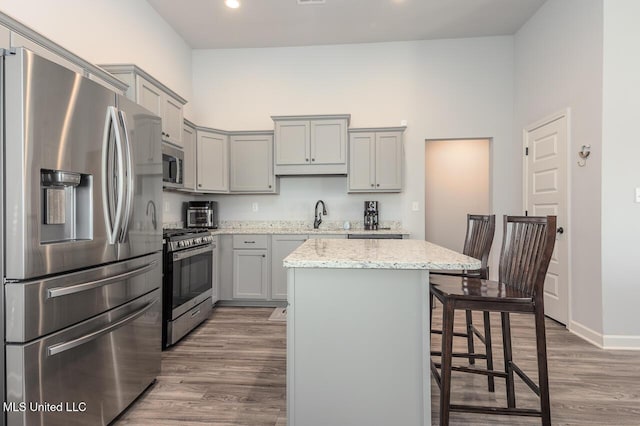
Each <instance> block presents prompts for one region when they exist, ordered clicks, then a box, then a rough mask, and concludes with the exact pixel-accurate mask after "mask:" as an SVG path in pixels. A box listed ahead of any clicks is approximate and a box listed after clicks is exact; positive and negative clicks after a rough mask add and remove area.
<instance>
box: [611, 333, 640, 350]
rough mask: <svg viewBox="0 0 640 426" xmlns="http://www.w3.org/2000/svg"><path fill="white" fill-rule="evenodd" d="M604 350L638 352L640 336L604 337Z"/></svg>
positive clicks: (612, 335)
mask: <svg viewBox="0 0 640 426" xmlns="http://www.w3.org/2000/svg"><path fill="white" fill-rule="evenodd" d="M603 346H604V348H605V349H616V350H619V349H626V350H635V351H640V336H620V335H615V334H605V335H604V345H603Z"/></svg>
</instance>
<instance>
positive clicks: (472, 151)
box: [424, 139, 491, 252]
mask: <svg viewBox="0 0 640 426" xmlns="http://www.w3.org/2000/svg"><path fill="white" fill-rule="evenodd" d="M425 169H426V176H425V197H424V198H425V238H426V239H427V240H429V241H431V242H433V243H436V244H438V245H441V246H443V247H447V248H450V249H451V250H456V251H459V252H461V251H462V250H463V249H464V240H465V231H466V227H467V214H468V213H472V214H489V213H490V212H491V208H490V203H489V185H490V178H489V170H490V164H489V140H488V139H474V140H444V141H428V142H427V145H426V150H425Z"/></svg>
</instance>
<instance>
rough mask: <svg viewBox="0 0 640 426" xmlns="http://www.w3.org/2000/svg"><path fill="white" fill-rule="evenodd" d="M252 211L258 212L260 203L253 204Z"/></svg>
mask: <svg viewBox="0 0 640 426" xmlns="http://www.w3.org/2000/svg"><path fill="white" fill-rule="evenodd" d="M251 211H254V212H257V211H258V203H251Z"/></svg>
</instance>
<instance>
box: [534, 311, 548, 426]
mask: <svg viewBox="0 0 640 426" xmlns="http://www.w3.org/2000/svg"><path fill="white" fill-rule="evenodd" d="M535 316H536V346H537V349H538V385H539V386H540V411H541V412H542V424H543V425H544V426H549V425H551V404H550V402H549V371H548V369H547V338H546V331H545V325H544V313H543V312H542V310H541V309H540V310H536V313H535Z"/></svg>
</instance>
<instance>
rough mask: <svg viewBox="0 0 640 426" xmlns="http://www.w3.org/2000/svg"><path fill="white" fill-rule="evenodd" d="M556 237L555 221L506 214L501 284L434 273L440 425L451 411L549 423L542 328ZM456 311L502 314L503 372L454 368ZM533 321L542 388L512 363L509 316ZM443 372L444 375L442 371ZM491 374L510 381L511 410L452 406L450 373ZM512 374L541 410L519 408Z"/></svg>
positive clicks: (434, 366) (435, 371)
mask: <svg viewBox="0 0 640 426" xmlns="http://www.w3.org/2000/svg"><path fill="white" fill-rule="evenodd" d="M555 236H556V217H555V216H547V217H531V216H528V217H523V216H505V218H504V235H503V239H502V250H501V251H500V266H499V280H498V281H497V282H496V281H489V280H485V279H480V278H470V277H451V276H437V275H434V276H433V277H432V278H431V279H430V283H431V285H430V291H431V294H432V295H433V296H435V298H437V299H438V300H439V301H440V302H441V303H442V305H443V315H442V330H443V334H442V357H441V363H435V362H434V361H433V359H432V360H431V372H432V374H433V376H434V377H435V380H436V383H437V384H438V386H439V387H440V424H441V425H448V424H449V414H450V412H467V413H484V414H503V415H516V416H535V417H541V419H542V424H543V425H551V409H550V403H549V377H548V370H547V345H546V335H545V325H544V294H543V293H544V280H545V276H546V274H547V269H548V267H549V261H550V260H551V254H552V252H553V246H554V244H555ZM456 309H465V310H467V309H470V310H478V311H487V312H500V313H501V317H502V339H503V352H504V365H505V371H504V372H501V371H495V370H494V371H488V370H480V369H477V368H474V369H472V368H467V367H458V366H453V365H452V350H453V322H454V317H455V311H456ZM510 312H518V313H527V314H532V315H533V317H534V323H535V330H536V347H537V358H538V384H537V385H536V384H535V382H534V381H533V380H532V379H531V378H530V377H529V376H527V375H526V374H525V373H524V371H522V370H521V369H520V368H519V367H518V366H517V365H516V364H515V363H514V362H513V356H512V348H511V327H510V322H509V313H510ZM438 368H440V371H441V373H442V374H440V372H438ZM452 370H455V371H462V372H468V373H475V374H485V375H492V376H495V377H501V378H504V379H506V390H507V407H490V406H477V405H457V404H451V403H450V400H451V371H452ZM514 373H515V374H517V375H518V376H519V377H520V378H521V379H522V380H523V381H524V383H525V384H527V386H529V388H531V390H532V391H533V392H534V393H536V395H538V396H539V397H540V410H534V409H525V408H517V407H516V396H515V386H514Z"/></svg>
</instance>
